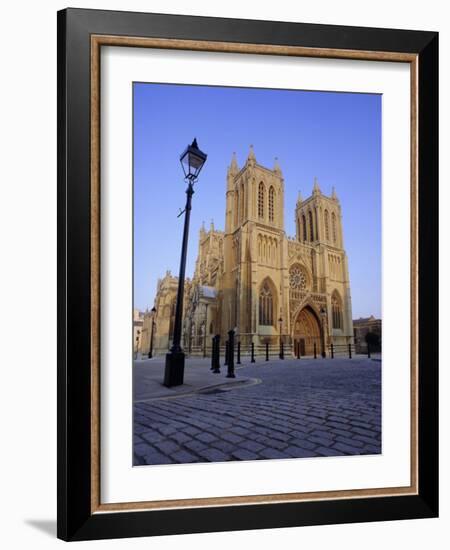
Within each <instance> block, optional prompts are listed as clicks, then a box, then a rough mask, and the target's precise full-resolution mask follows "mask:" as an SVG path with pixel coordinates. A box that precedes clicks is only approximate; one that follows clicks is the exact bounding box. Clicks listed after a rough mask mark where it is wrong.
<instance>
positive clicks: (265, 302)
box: [259, 282, 273, 325]
mask: <svg viewBox="0 0 450 550" xmlns="http://www.w3.org/2000/svg"><path fill="white" fill-rule="evenodd" d="M259 324H260V325H273V295H272V291H271V289H270V286H269V285H268V283H267V282H266V283H264V284H263V286H262V287H261V290H260V293H259Z"/></svg>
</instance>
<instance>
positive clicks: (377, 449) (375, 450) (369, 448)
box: [364, 444, 381, 455]
mask: <svg viewBox="0 0 450 550" xmlns="http://www.w3.org/2000/svg"><path fill="white" fill-rule="evenodd" d="M364 453H370V454H376V455H379V454H381V444H380V445H378V446H377V445H366V446H365V447H364Z"/></svg>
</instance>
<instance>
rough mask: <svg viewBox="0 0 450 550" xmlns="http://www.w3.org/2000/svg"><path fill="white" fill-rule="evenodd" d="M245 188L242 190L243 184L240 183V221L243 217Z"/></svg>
mask: <svg viewBox="0 0 450 550" xmlns="http://www.w3.org/2000/svg"><path fill="white" fill-rule="evenodd" d="M245 202H246V201H245V190H244V184H243V183H241V210H240V212H241V222H243V221H244V219H245Z"/></svg>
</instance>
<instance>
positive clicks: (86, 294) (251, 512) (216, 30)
mask: <svg viewBox="0 0 450 550" xmlns="http://www.w3.org/2000/svg"><path fill="white" fill-rule="evenodd" d="M106 35H108V36H109V37H111V39H112V40H116V41H117V43H118V44H122V45H129V39H128V38H127V37H132V40H134V44H132V45H135V46H140V40H141V39H147V40H148V39H152V40H153V39H164V40H170V41H173V44H175V46H174V47H181V48H183V49H212V50H214V49H216V48H215V46H214V45H212V46H211V44H218V43H220V44H222V45H224V44H225V45H226V44H229V45H230V47H233V48H236V47H239V48H242V51H243V52H245V51H255V52H256V53H266V52H267V49H268V48H269V49H270V48H271V49H272V50H273V51H274V52H275V53H279V54H280V55H287V53H286V49H287V48H299V49H303V53H302V54H301V55H310V56H322V57H323V56H326V57H350V58H362V59H386V60H390V59H391V60H401V59H402V58H404V59H405V60H407V59H411V60H412V63H413V64H414V67H415V69H414V71H415V73H414V74H415V78H416V83H417V105H416V111H415V113H414V114H413V119H414V120H413V122H414V125H415V127H416V128H417V135H416V136H415V137H414V140H415V141H414V146H413V147H412V153H413V154H412V168H413V172H415V171H416V172H417V173H418V178H417V182H416V183H417V185H416V193H413V195H414V196H412V201H414V204H416V205H417V211H415V216H416V217H415V219H414V220H413V221H414V222H415V223H414V224H413V228H412V230H413V232H414V234H415V235H416V237H417V244H418V246H415V247H413V248H412V256H413V258H414V257H416V260H417V272H415V271H414V273H413V279H414V280H415V279H416V278H417V285H418V286H417V304H416V307H415V308H413V310H415V311H416V315H415V317H414V318H413V320H412V326H413V327H415V329H416V331H417V343H416V344H417V358H418V360H417V363H418V370H417V380H416V386H417V390H418V391H417V393H415V394H414V395H415V396H416V399H417V401H416V404H417V407H416V409H417V410H416V413H417V424H416V429H417V431H416V434H417V437H416V440H415V443H416V445H417V464H416V468H417V490H416V491H415V493H414V494H400V493H397V494H395V493H393V495H391V496H389V494H381V493H379V494H378V495H374V496H369V497H367V496H361V495H358V494H353V495H351V494H350V495H348V496H346V495H342V496H345V498H342V497H341V498H339V499H337V498H336V497H334V498H332V497H330V498H327V497H326V495H325V496H323V497H322V498H320V499H316V500H314V499H313V500H303V501H302V500H299V501H297V500H293V501H292V500H291V501H288V500H286V501H285V502H276V501H275V500H273V501H267V502H257V501H255V502H253V503H247V504H244V505H242V504H240V505H238V504H239V501H238V500H236V502H235V503H234V504H233V502H229V503H225V504H223V505H220V506H217V505H216V506H213V505H211V504H204V505H198V506H191V507H189V506H183V507H173V508H172V509H170V508H169V509H161V507H160V508H156V509H151V510H138V509H136V508H135V509H132V507H129V508H127V506H125V505H124V506H123V507H122V511H115V512H113V513H111V512H108V511H107V510H101V509H100V508H98V507H96V506H95V499H94V500H93V494H95V491H94V490H93V489H94V488H95V486H96V485H97V484H98V479H97V477H96V475H97V474H96V472H97V470H96V467H95V464H94V465H93V459H92V457H93V447H95V445H96V439H95V433H96V430H97V429H98V418H93V410H96V412H97V413H98V409H96V404H95V398H94V400H93V399H92V396H93V395H94V397H95V392H96V391H98V379H96V377H95V376H93V369H92V364H93V361H94V362H95V361H96V360H97V356H98V342H97V341H94V338H93V337H92V335H93V328H94V329H95V328H96V327H97V328H98V316H97V317H96V315H95V311H94V310H95V307H99V304H98V303H97V304H96V303H95V302H93V300H92V297H93V294H95V293H96V291H97V290H98V288H96V286H95V285H96V284H98V274H99V265H98V256H97V248H96V247H95V246H94V247H93V246H92V242H93V235H94V236H95V232H96V231H97V230H98V225H96V223H95V221H96V218H97V216H98V215H99V212H98V211H97V210H96V208H98V203H95V204H94V206H95V208H93V195H92V189H93V182H94V181H95V180H96V178H98V173H97V172H96V171H95V168H94V170H93V168H92V166H93V164H92V162H91V161H92V158H93V156H94V157H95V156H96V150H97V149H98V143H97V142H96V134H95V133H92V128H93V124H94V121H93V119H95V117H96V114H95V113H96V111H95V109H94V110H92V107H93V100H92V97H93V96H92V95H91V93H92V88H91V85H92V76H91V75H92V73H91V69H92V65H91V64H92V59H93V58H92V47H93V46H92V45H93V40H92V39H93V37H102V36H106ZM186 41H189V44H191V45H192V47H191V46H189V44H188V45H186ZM99 43H101V38H100V41H99ZM202 44H204V45H205V46H204V45H202ZM206 44H209V45H210V46H208V47H207V46H206ZM260 46H261V51H259V48H260ZM283 51H284V53H283ZM296 55H300V54H296ZM415 152H417V154H415ZM94 199H95V196H94ZM94 202H95V200H94ZM412 204H413V202H412ZM414 204H413V206H414ZM413 210H414V208H413ZM93 266H94V267H95V269H93ZM437 266H438V35H437V33H434V32H422V31H406V30H391V29H373V28H358V27H343V26H329V25H312V24H300V23H279V22H270V21H250V20H232V19H219V18H207V17H191V16H173V15H161V14H146V13H130V12H112V11H100V10H82V9H68V10H63V11H61V12H59V13H58V537H60V538H62V539H64V540H86V539H99V538H112V537H131V536H147V535H163V534H176V533H196V532H198V533H200V532H206V531H228V530H240V529H258V528H274V527H289V526H300V525H320V524H327V523H345V522H365V521H380V520H394V519H409V518H425V517H436V516H437V514H438V285H437V283H438V267H437ZM93 274H94V276H93ZM93 303H94V306H95V307H94V308H93ZM413 315H414V312H413ZM94 334H95V330H94ZM422 367H423V368H422ZM94 450H95V449H94ZM97 451H98V449H97Z"/></svg>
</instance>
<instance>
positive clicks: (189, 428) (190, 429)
mask: <svg viewBox="0 0 450 550" xmlns="http://www.w3.org/2000/svg"><path fill="white" fill-rule="evenodd" d="M183 432H184V433H186V434H188V435H197V434H198V433H200V430H199V429H198V428H193V427H192V426H184V428H183Z"/></svg>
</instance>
